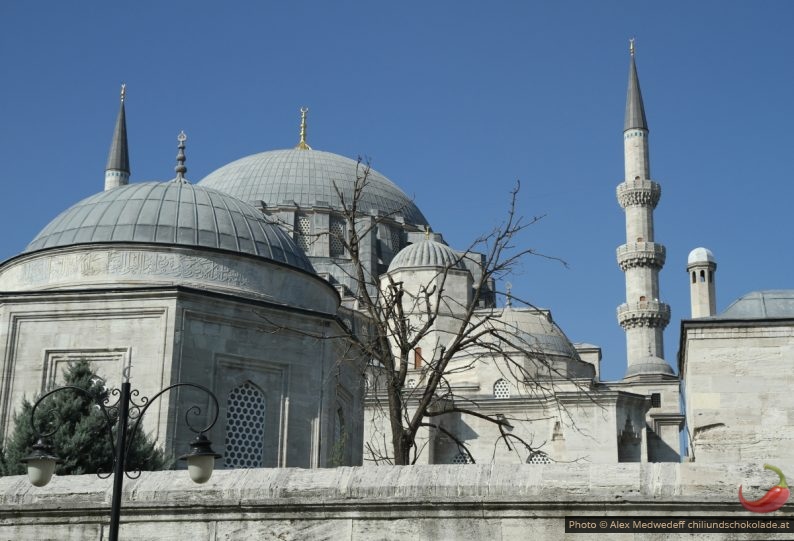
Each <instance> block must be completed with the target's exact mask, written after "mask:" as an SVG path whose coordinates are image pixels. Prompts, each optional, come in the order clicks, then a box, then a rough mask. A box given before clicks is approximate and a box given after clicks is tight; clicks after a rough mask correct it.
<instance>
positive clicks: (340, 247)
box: [328, 216, 345, 257]
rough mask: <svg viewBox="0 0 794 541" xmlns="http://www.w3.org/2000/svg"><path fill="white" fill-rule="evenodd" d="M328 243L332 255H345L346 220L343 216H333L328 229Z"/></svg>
mask: <svg viewBox="0 0 794 541" xmlns="http://www.w3.org/2000/svg"><path fill="white" fill-rule="evenodd" d="M328 233H329V234H328V244H329V248H330V252H331V253H330V255H331V257H342V256H344V255H345V243H344V238H345V221H344V220H343V219H341V218H337V217H334V216H332V217H331V220H330V224H329V231H328Z"/></svg>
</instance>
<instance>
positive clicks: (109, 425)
mask: <svg viewBox="0 0 794 541" xmlns="http://www.w3.org/2000/svg"><path fill="white" fill-rule="evenodd" d="M68 389H71V390H74V391H79V392H81V393H83V394H84V395H85V396H87V397H88V398H90V399H91V401H92V402H94V404H96V405H97V406H99V409H100V411H102V414H103V415H104V416H105V429H106V430H107V435H108V440H109V441H110V448H111V449H112V450H113V454H114V455H115V453H116V445H115V443H114V442H113V420H112V419H111V417H110V412H109V411H108V407H107V406H105V404H104V402H106V400H107V399H100V397H97V396H96V395H94V394H93V393H91V392H89V391H87V390H85V389H83V388H82V387H77V386H76V385H64V386H63V387H58V388H57V389H53V390H52V391H49V392H47V393H45V394H44V395H42V396H41V398H39V399H38V400H36V403H35V404H33V409H31V411H30V427H31V428H32V429H33V433H34V434H35V435H36V437H37V438H49V437H51V436H53V435H54V434H55V433H56V432H57V431H58V428H59V427H57V426H56V427H55V428H53V429H52V430H51V431H50V432H41V431H39V430H38V429H37V428H36V409H37V408H38V407H39V406H40V405H41V404H42V403H43V402H44V400H45V399H46V398H47V397H49V396H52V395H54V394H55V393H58V392H61V391H66V390H68ZM117 393H118V389H114V390H113V391H111V394H117ZM52 411H55V410H51V412H52Z"/></svg>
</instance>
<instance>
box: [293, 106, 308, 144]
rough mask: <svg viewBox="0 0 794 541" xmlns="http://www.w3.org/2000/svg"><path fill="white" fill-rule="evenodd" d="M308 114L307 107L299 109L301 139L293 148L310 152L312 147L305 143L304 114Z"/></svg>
mask: <svg viewBox="0 0 794 541" xmlns="http://www.w3.org/2000/svg"><path fill="white" fill-rule="evenodd" d="M308 112H309V108H308V107H301V135H300V137H301V139H300V142H299V143H298V145H297V146H296V147H295V148H297V149H300V150H311V149H312V147H310V146H309V145H308V143H306V113H308Z"/></svg>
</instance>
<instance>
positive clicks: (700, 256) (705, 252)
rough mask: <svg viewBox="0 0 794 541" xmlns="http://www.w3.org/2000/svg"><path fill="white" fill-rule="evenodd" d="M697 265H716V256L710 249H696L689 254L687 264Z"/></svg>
mask: <svg viewBox="0 0 794 541" xmlns="http://www.w3.org/2000/svg"><path fill="white" fill-rule="evenodd" d="M697 263H714V264H715V265H716V264H717V260H716V259H714V254H713V253H711V250H709V249H708V248H695V249H694V250H692V251H691V252H689V257H687V260H686V264H687V265H696V264H697Z"/></svg>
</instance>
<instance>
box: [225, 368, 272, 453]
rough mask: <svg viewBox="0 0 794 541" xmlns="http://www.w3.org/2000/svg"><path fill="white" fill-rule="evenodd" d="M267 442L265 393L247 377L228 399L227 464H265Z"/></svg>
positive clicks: (232, 391)
mask: <svg viewBox="0 0 794 541" xmlns="http://www.w3.org/2000/svg"><path fill="white" fill-rule="evenodd" d="M264 445H265V395H264V394H262V391H260V390H259V389H257V388H256V387H254V385H253V384H252V383H251V382H250V381H246V382H245V383H243V384H242V385H240V386H239V387H235V388H234V389H232V390H231V391H230V392H229V396H228V399H227V401H226V455H225V458H224V460H225V462H226V467H227V468H260V467H262V450H263V448H264Z"/></svg>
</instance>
